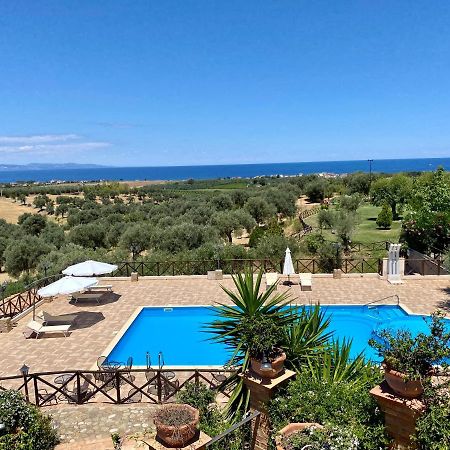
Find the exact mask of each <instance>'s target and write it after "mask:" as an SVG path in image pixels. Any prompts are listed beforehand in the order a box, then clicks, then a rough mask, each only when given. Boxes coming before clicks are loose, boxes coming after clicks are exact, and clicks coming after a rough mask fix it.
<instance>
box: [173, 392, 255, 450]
mask: <svg viewBox="0 0 450 450" xmlns="http://www.w3.org/2000/svg"><path fill="white" fill-rule="evenodd" d="M215 397H216V393H215V392H214V391H213V390H211V389H210V388H209V387H208V386H206V385H205V384H204V383H198V384H196V383H186V385H185V386H184V389H183V390H181V391H180V392H179V393H178V394H177V401H178V402H180V403H186V404H188V405H190V406H192V407H194V408H197V409H198V410H199V411H200V429H201V430H202V431H203V432H204V433H206V434H207V435H209V436H217V435H218V434H220V433H223V432H224V431H226V430H227V429H228V428H230V427H231V423H230V422H229V421H228V420H227V419H226V418H225V417H224V415H223V414H222V413H221V411H220V410H219V408H218V407H217V404H215V403H214V401H215ZM248 440H249V430H248V429H246V428H245V427H241V428H239V429H237V430H236V431H235V432H233V433H230V434H229V435H228V436H227V437H226V438H225V439H224V440H222V441H220V442H218V443H217V444H215V445H213V446H212V447H211V450H223V449H225V448H226V449H227V450H241V449H242V448H244V442H248Z"/></svg>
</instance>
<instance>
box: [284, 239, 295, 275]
mask: <svg viewBox="0 0 450 450" xmlns="http://www.w3.org/2000/svg"><path fill="white" fill-rule="evenodd" d="M294 274H295V270H294V265H293V264H292V256H291V251H290V250H289V247H288V248H286V255H285V257H284V264H283V275H287V276H288V281H289V282H290V279H289V277H290V276H291V275H294Z"/></svg>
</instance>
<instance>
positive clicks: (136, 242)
mask: <svg viewBox="0 0 450 450" xmlns="http://www.w3.org/2000/svg"><path fill="white" fill-rule="evenodd" d="M119 245H120V247H122V248H125V249H127V250H128V251H129V252H131V254H132V257H133V259H135V258H136V257H137V256H139V255H140V254H141V253H142V252H143V251H144V250H146V249H148V248H150V245H151V233H150V228H149V227H148V225H146V224H143V223H137V224H134V225H132V226H128V228H126V229H125V231H124V233H123V234H122V236H121V237H120V240H119Z"/></svg>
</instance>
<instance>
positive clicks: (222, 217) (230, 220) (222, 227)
mask: <svg viewBox="0 0 450 450" xmlns="http://www.w3.org/2000/svg"><path fill="white" fill-rule="evenodd" d="M211 223H212V225H213V226H214V227H215V228H216V229H217V231H218V232H219V234H220V236H222V237H224V238H226V239H228V242H229V243H232V242H233V233H240V232H241V231H242V230H243V229H246V230H247V231H248V232H250V231H251V229H252V228H253V227H254V226H255V225H256V222H255V220H254V219H253V217H252V216H251V215H250V214H249V213H248V212H247V211H245V210H243V209H237V210H233V211H219V212H216V213H215V214H214V215H213V216H212V218H211Z"/></svg>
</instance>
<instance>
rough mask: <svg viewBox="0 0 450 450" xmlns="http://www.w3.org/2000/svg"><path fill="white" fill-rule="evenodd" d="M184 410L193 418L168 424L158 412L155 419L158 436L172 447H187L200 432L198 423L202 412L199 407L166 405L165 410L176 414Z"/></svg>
mask: <svg viewBox="0 0 450 450" xmlns="http://www.w3.org/2000/svg"><path fill="white" fill-rule="evenodd" d="M180 410H182V411H183V410H184V411H186V412H188V413H190V414H191V416H192V420H190V421H189V422H187V423H185V424H182V425H178V426H174V425H167V424H165V423H163V422H162V421H161V420H160V417H158V414H157V415H156V417H155V419H154V423H155V426H156V436H157V437H158V438H159V439H160V440H161V441H163V442H164V443H165V444H166V445H168V446H169V447H171V448H179V447H185V446H186V445H187V444H188V443H189V442H190V441H191V440H192V439H193V438H194V437H195V435H196V434H197V433H198V424H199V422H200V413H199V411H198V409H195V408H193V407H192V406H189V405H180V404H173V405H166V406H164V411H167V412H168V413H170V412H172V411H173V413H174V414H175V413H176V412H177V411H180Z"/></svg>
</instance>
